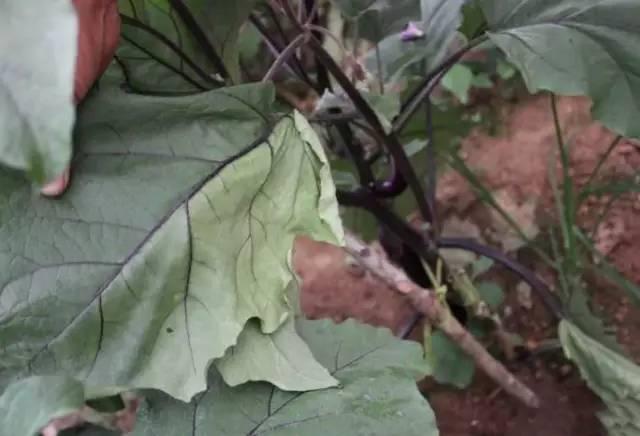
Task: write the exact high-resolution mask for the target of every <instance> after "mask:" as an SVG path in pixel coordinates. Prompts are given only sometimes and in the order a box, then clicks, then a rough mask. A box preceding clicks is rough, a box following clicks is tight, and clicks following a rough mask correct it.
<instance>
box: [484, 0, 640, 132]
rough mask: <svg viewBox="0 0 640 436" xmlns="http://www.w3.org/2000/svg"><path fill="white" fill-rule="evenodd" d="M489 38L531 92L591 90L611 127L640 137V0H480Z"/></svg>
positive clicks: (600, 115) (600, 113) (597, 111)
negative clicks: (639, 46) (503, 53)
mask: <svg viewBox="0 0 640 436" xmlns="http://www.w3.org/2000/svg"><path fill="white" fill-rule="evenodd" d="M479 2H480V4H481V5H482V7H483V10H484V13H485V16H486V18H487V21H488V24H489V29H490V33H489V36H490V37H491V40H492V41H493V42H494V43H495V44H496V45H497V46H498V47H500V48H501V49H502V50H503V51H504V52H505V53H506V54H507V57H508V58H509V61H510V62H512V63H513V64H514V65H515V66H516V67H517V68H518V69H519V70H520V72H521V73H522V75H523V77H524V80H525V82H526V83H527V86H528V87H529V90H530V91H531V92H536V91H538V90H549V91H552V92H554V93H557V94H561V95H588V96H589V97H591V98H592V99H593V102H594V106H593V112H594V115H595V117H596V118H597V119H599V120H601V121H602V122H603V123H604V124H605V125H606V126H607V127H609V128H610V129H612V130H614V131H616V132H618V133H620V134H623V135H626V136H635V137H640V124H638V122H637V120H638V118H639V117H640V106H639V105H638V101H639V100H640V54H638V50H637V47H638V45H640V27H639V25H638V19H637V17H638V15H639V14H640V3H638V1H637V0H564V1H560V2H558V1H553V0H528V1H522V0H479Z"/></svg>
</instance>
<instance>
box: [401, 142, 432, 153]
mask: <svg viewBox="0 0 640 436" xmlns="http://www.w3.org/2000/svg"><path fill="white" fill-rule="evenodd" d="M427 144H429V141H428V140H426V139H425V140H420V139H414V140H413V141H411V142H409V143H408V144H405V145H404V152H405V153H407V156H408V157H411V156H413V155H416V154H418V153H420V152H421V151H422V150H424V149H425V148H426V147H427Z"/></svg>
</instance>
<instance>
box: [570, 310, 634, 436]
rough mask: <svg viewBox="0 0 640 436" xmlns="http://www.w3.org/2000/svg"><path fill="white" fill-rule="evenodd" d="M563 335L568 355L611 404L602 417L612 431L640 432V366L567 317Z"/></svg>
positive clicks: (621, 434)
mask: <svg viewBox="0 0 640 436" xmlns="http://www.w3.org/2000/svg"><path fill="white" fill-rule="evenodd" d="M559 337H560V341H561V342H562V346H563V348H564V352H565V354H566V355H567V357H568V358H569V359H571V360H572V361H573V362H575V364H576V365H577V366H578V368H579V369H580V374H581V375H582V378H583V379H584V380H585V381H586V382H587V384H588V385H589V387H590V388H591V389H592V390H593V391H594V392H595V393H596V394H597V395H598V396H599V397H600V398H601V399H602V401H603V402H604V403H605V405H606V406H607V410H606V411H604V412H601V413H600V414H599V416H600V420H601V421H602V423H603V424H604V426H605V427H606V428H607V432H608V434H609V435H611V436H632V435H636V434H639V433H640V367H638V365H636V364H634V363H633V362H631V361H630V360H628V359H626V358H625V357H624V356H622V355H620V354H618V353H616V352H614V351H612V350H610V349H608V348H606V347H604V346H603V345H601V344H600V343H598V342H596V341H594V340H593V339H591V338H590V337H589V336H587V335H586V334H585V333H584V332H583V331H581V330H580V329H579V328H578V327H577V326H575V325H573V324H572V323H571V322H569V321H567V320H562V321H561V322H560V327H559Z"/></svg>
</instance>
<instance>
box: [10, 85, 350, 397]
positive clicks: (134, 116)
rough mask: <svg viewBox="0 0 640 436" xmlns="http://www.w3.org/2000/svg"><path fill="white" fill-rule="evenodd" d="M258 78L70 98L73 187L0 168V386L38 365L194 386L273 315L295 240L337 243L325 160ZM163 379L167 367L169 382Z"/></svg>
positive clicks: (179, 390) (101, 380) (98, 383)
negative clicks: (40, 185) (53, 186)
mask: <svg viewBox="0 0 640 436" xmlns="http://www.w3.org/2000/svg"><path fill="white" fill-rule="evenodd" d="M273 99H274V92H273V89H272V87H271V86H263V85H254V86H243V87H238V88H227V89H225V90H220V91H213V92H208V93H203V94H199V95H197V96H192V97H180V98H151V97H142V96H136V95H128V94H126V93H123V92H122V91H119V90H117V89H114V88H112V87H108V86H103V87H102V88H101V90H100V92H99V93H98V94H97V95H96V96H95V98H92V99H90V100H88V101H87V102H85V105H84V106H83V111H82V113H81V116H80V121H79V126H78V132H77V137H78V150H77V158H76V161H75V165H74V167H75V168H74V179H75V180H74V183H73V184H72V186H71V189H70V191H69V192H68V194H67V195H65V197H63V198H62V199H59V200H57V201H50V200H45V199H42V198H37V197H34V196H33V195H32V193H31V190H30V188H29V186H28V185H27V184H25V182H24V181H23V180H22V179H20V178H19V177H17V176H16V175H15V174H13V173H11V172H7V171H4V172H0V240H2V241H3V244H2V249H1V250H0V286H1V289H2V291H1V294H0V368H1V370H0V388H4V387H6V385H7V384H8V382H10V381H12V380H14V379H17V378H22V377H26V376H28V375H33V374H36V375H39V374H69V375H72V376H74V377H75V378H78V379H82V380H84V381H86V383H87V386H88V389H89V390H90V394H89V396H91V397H93V396H96V395H98V394H101V395H106V394H111V393H114V392H119V391H121V390H124V389H125V388H126V389H129V388H156V389H160V390H163V391H165V392H168V393H169V394H171V395H173V396H175V397H177V398H181V399H186V400H188V399H190V398H191V396H192V395H193V394H194V393H196V392H198V391H201V390H202V389H204V388H205V374H206V369H207V367H208V365H209V363H210V362H211V361H212V360H213V359H215V358H219V357H221V356H223V355H224V353H225V351H226V350H227V348H229V347H230V346H231V345H233V344H235V343H236V339H237V338H238V335H239V334H240V332H241V330H242V329H243V328H244V327H245V324H246V322H247V321H248V320H249V319H252V318H255V319H257V320H259V321H260V327H261V330H262V331H263V332H264V333H272V332H274V331H276V330H277V329H278V328H279V327H280V326H281V325H282V323H284V322H285V320H286V319H287V317H288V316H289V312H290V307H289V305H288V304H287V301H286V297H285V294H284V293H285V290H286V289H287V287H288V286H290V284H291V282H292V280H294V276H293V274H292V272H291V267H290V264H289V263H290V259H289V257H290V251H291V247H292V245H293V240H294V237H295V235H296V234H299V233H307V234H309V235H311V236H312V237H314V238H317V239H321V240H327V241H333V242H334V243H335V242H339V240H340V238H341V237H342V235H341V231H342V230H341V227H340V223H339V218H338V208H337V204H336V202H335V196H334V189H335V188H334V186H333V183H332V181H331V175H330V170H329V167H328V165H327V162H326V159H325V157H324V154H323V152H322V149H321V147H320V144H319V143H318V141H317V138H316V137H315V136H314V134H313V130H312V129H311V127H310V126H309V125H308V124H307V123H306V122H305V121H304V119H303V118H302V117H301V116H300V115H298V114H295V115H291V116H287V117H285V118H283V119H281V120H280V121H279V122H277V123H275V124H274V122H272V121H271V120H270V119H269V117H268V115H267V114H268V111H269V109H270V107H271V103H272V101H273ZM167 374H171V376H170V377H168V376H167Z"/></svg>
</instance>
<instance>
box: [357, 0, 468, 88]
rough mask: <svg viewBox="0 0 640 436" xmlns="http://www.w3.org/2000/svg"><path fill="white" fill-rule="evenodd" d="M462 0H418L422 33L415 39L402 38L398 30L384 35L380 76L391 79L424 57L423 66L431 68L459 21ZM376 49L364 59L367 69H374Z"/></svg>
mask: <svg viewBox="0 0 640 436" xmlns="http://www.w3.org/2000/svg"><path fill="white" fill-rule="evenodd" d="M463 5H464V0H421V2H420V10H421V21H420V22H418V23H417V26H418V28H420V29H421V30H422V31H423V32H424V37H423V38H420V39H417V40H415V41H403V40H402V34H401V32H399V33H395V34H392V35H389V36H387V37H386V38H384V39H383V40H382V41H380V43H379V47H378V49H379V52H380V61H381V64H382V76H383V77H384V79H385V81H389V80H391V81H393V80H396V79H398V78H399V77H401V75H402V73H403V72H404V71H405V70H406V69H407V68H408V67H409V66H411V65H414V64H416V63H417V62H421V61H425V68H426V70H427V71H428V70H430V69H432V68H433V67H434V66H436V65H437V64H438V63H439V62H440V61H441V60H442V59H443V57H444V56H445V54H446V52H447V49H448V48H449V45H450V43H451V42H452V41H453V38H454V37H455V35H456V29H457V28H458V27H459V26H460V23H461V22H462V16H461V15H462V14H461V9H462V6H463ZM376 56H377V55H376V53H375V50H371V51H370V52H369V53H368V54H367V56H366V59H365V62H366V67H367V69H368V70H370V71H377V69H378V60H377V58H376Z"/></svg>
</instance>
